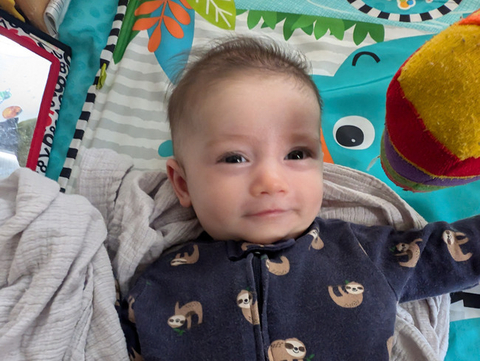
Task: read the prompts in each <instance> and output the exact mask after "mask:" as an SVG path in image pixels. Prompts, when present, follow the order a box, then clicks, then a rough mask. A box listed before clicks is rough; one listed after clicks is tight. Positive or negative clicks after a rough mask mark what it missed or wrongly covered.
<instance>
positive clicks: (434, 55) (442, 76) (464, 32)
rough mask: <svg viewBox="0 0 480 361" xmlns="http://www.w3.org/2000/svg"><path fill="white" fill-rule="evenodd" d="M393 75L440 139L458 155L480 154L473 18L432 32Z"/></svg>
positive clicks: (478, 47)
mask: <svg viewBox="0 0 480 361" xmlns="http://www.w3.org/2000/svg"><path fill="white" fill-rule="evenodd" d="M398 80H399V82H400V86H401V87H402V90H403V92H404V94H405V96H406V97H407V99H408V100H409V101H410V102H411V103H412V104H413V106H414V107H415V109H416V110H417V113H418V115H419V117H420V118H421V120H423V123H424V125H425V127H426V128H427V129H428V130H429V131H430V132H431V133H432V135H433V136H434V137H435V138H436V139H437V140H438V141H439V142H440V143H442V144H443V145H444V146H445V147H446V148H447V149H448V150H449V151H450V152H452V153H453V154H454V155H456V156H457V157H458V158H459V159H460V160H465V159H467V158H470V157H474V158H478V157H480V26H479V25H478V24H477V25H460V24H454V25H452V26H450V27H449V28H447V29H446V30H444V31H442V32H441V33H439V34H438V35H436V36H435V37H433V38H432V39H431V40H430V41H429V42H427V43H426V44H425V45H423V47H421V48H420V49H419V50H418V51H417V52H416V53H415V54H413V55H412V57H411V58H410V60H409V61H408V62H407V63H406V64H405V66H404V68H403V70H402V73H401V75H400V76H399V78H398ZM406 131H408V130H406Z"/></svg>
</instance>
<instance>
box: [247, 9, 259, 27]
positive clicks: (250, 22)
mask: <svg viewBox="0 0 480 361" xmlns="http://www.w3.org/2000/svg"><path fill="white" fill-rule="evenodd" d="M261 18H262V13H261V12H260V11H255V10H250V11H249V12H248V17H247V26H248V28H249V29H250V30H252V29H253V28H254V27H255V26H257V25H258V23H259V22H260V19H261Z"/></svg>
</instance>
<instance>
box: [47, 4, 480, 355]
mask: <svg viewBox="0 0 480 361" xmlns="http://www.w3.org/2000/svg"><path fill="white" fill-rule="evenodd" d="M478 8H480V0H448V1H447V0H389V1H387V0H363V1H362V0H302V1H300V0H235V1H234V0H188V1H187V0H149V1H141V0H130V1H127V0H120V1H113V0H104V1H102V2H98V1H94V0H72V1H71V3H70V6H69V8H68V11H67V14H66V16H65V19H64V22H63V23H62V25H61V27H60V31H59V34H60V37H59V40H60V41H62V42H64V43H66V44H68V45H69V46H71V48H72V62H71V68H70V74H69V76H68V81H67V85H66V88H65V93H64V96H63V102H62V107H61V111H60V115H59V119H58V122H57V129H56V133H55V137H54V142H53V146H52V150H51V156H50V160H49V163H48V169H47V176H48V177H50V178H53V179H56V180H58V181H59V183H60V185H61V187H62V188H63V190H64V191H66V192H67V193H69V192H72V191H73V190H74V189H75V177H76V174H77V173H78V164H79V161H80V160H81V157H82V151H83V150H84V149H86V148H109V149H113V150H115V151H116V152H118V153H120V154H125V155H128V156H130V157H132V158H133V160H134V164H135V167H136V168H138V169H142V170H153V169H155V170H157V169H164V166H165V161H166V159H167V158H168V157H169V156H171V155H172V148H171V141H170V135H169V128H168V124H167V122H166V114H165V107H164V99H165V95H166V92H167V89H168V84H169V79H170V78H171V77H172V76H173V75H174V73H175V69H176V68H175V64H174V63H175V60H172V57H174V56H175V55H178V54H180V53H185V52H186V53H188V51H189V50H190V49H191V48H192V46H195V45H201V44H205V43H206V42H208V41H209V40H211V39H213V38H217V37H223V36H225V35H228V34H231V33H233V32H235V33H240V34H260V35H264V36H269V37H271V38H274V39H278V40H280V41H286V42H287V43H288V44H290V45H292V46H294V47H297V48H299V49H300V50H302V51H303V52H304V53H305V54H306V55H307V57H308V58H309V59H310V61H311V63H312V67H313V70H312V76H313V79H314V81H315V83H316V84H317V86H318V88H319V90H320V93H321V95H322V97H323V99H324V112H323V117H322V128H323V137H324V142H325V145H326V148H327V149H328V152H326V161H329V162H333V163H336V164H341V165H345V166H348V167H352V168H355V169H358V170H361V171H363V172H366V173H369V174H371V175H373V176H375V177H377V178H379V179H380V180H382V181H384V182H386V183H387V184H388V185H389V186H390V187H392V188H393V189H394V191H395V192H397V193H398V194H399V195H400V196H401V197H402V198H403V199H404V200H405V201H406V202H407V203H409V204H410V205H411V206H412V207H413V208H414V209H415V210H417V211H418V212H419V213H420V214H421V215H422V216H423V217H424V218H425V219H426V220H428V221H436V220H445V221H454V220H456V219H459V218H464V217H468V216H471V215H474V214H477V213H479V210H480V182H476V183H471V184H468V185H464V186H458V187H452V188H449V189H445V190H441V191H435V192H431V193H411V192H407V191H404V190H402V189H400V188H398V187H396V186H395V185H394V184H393V183H392V182H390V181H389V180H388V179H387V177H386V175H385V174H384V172H383V170H382V167H381V165H380V161H379V159H378V157H379V153H380V138H381V135H382V132H383V127H384V119H385V93H386V89H387V86H388V84H389V82H390V80H391V79H392V77H393V75H394V74H395V72H396V71H397V70H398V68H399V67H400V65H401V64H402V63H403V62H404V61H405V60H406V59H407V57H409V55H411V54H412V53H413V52H414V51H415V50H416V49H417V48H419V47H420V46H421V45H422V44H423V43H424V42H425V41H426V40H427V39H429V38H430V37H431V36H432V35H433V34H436V33H438V32H440V31H441V30H443V29H445V28H446V27H447V26H448V25H450V24H452V23H453V22H455V21H457V20H458V19H460V18H461V17H464V16H466V15H467V14H469V13H471V12H473V11H474V10H476V9H478ZM173 59H175V58H173ZM452 76H456V74H455V73H452ZM454 96H455V94H452V97H454ZM478 345H480V290H479V289H478V288H477V289H476V290H468V291H467V292H462V293H459V294H455V295H452V309H451V332H450V346H449V351H448V354H447V358H446V359H447V360H452V361H453V360H468V361H474V360H480V351H479V350H480V347H479V346H478Z"/></svg>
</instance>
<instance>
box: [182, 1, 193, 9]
mask: <svg viewBox="0 0 480 361" xmlns="http://www.w3.org/2000/svg"><path fill="white" fill-rule="evenodd" d="M180 2H181V3H182V5H183V6H185V7H186V8H187V9H191V8H192V7H191V6H190V4H189V3H188V2H187V0H180Z"/></svg>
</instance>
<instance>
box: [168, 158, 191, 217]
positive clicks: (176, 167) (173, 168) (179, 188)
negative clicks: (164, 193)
mask: <svg viewBox="0 0 480 361" xmlns="http://www.w3.org/2000/svg"><path fill="white" fill-rule="evenodd" d="M167 176H168V179H169V180H170V183H171V184H172V186H173V190H174V191H175V194H176V195H177V198H178V200H179V201H180V204H181V205H182V206H183V207H186V208H188V207H190V206H191V205H192V202H191V200H190V193H188V186H187V181H186V178H185V171H184V170H183V167H182V166H181V165H180V164H179V163H178V162H177V161H176V160H175V159H168V160H167Z"/></svg>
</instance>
